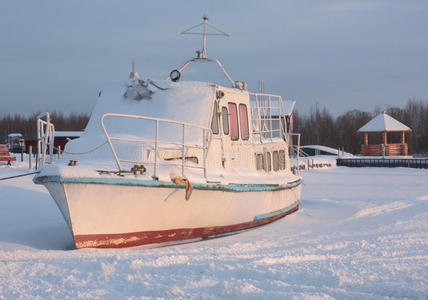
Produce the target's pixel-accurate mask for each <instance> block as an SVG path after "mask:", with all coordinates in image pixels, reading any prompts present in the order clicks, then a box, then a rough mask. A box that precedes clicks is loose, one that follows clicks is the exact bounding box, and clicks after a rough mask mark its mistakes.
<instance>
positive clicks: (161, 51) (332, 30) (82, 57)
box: [0, 0, 428, 115]
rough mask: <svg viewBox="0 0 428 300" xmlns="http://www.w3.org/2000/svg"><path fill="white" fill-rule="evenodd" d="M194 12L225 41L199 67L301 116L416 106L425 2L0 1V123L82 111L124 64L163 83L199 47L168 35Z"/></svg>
mask: <svg viewBox="0 0 428 300" xmlns="http://www.w3.org/2000/svg"><path fill="white" fill-rule="evenodd" d="M205 12H207V13H208V15H209V18H210V23H212V24H213V25H215V26H217V27H219V28H221V29H222V30H224V31H226V32H228V33H229V34H230V37H228V38H224V37H212V38H209V39H208V56H209V57H215V58H218V59H220V61H221V62H222V63H223V65H224V67H225V68H226V69H227V71H228V72H229V73H230V75H231V76H232V78H233V79H234V80H244V81H247V82H248V83H249V90H252V91H257V83H258V80H260V79H262V80H264V81H265V82H266V91H267V92H270V93H275V94H280V95H281V96H283V98H286V99H290V100H295V101H297V109H298V110H299V111H301V112H308V111H309V109H310V107H311V106H313V105H315V103H318V104H319V105H320V106H321V107H323V106H325V107H326V108H327V109H328V110H329V111H330V112H332V113H333V114H334V115H338V114H340V113H343V112H345V111H347V110H351V109H360V110H367V111H372V110H373V109H374V108H375V106H378V107H380V108H385V107H390V106H398V107H403V106H404V105H405V104H406V102H407V100H408V99H409V98H417V99H423V100H427V101H428V38H427V36H428V34H427V29H428V1H417V0H407V1H404V0H395V1H394V0H383V1H376V0H371V1H369V0H367V1H366V0H360V1H347V0H337V1H327V0H305V1H302V0H296V1H291V0H290V1H288V0H278V1H269V0H265V1H260V0H258V1H249V0H245V1H243V0H242V1H241V0H234V1H226V0H224V1H223V0H217V1H213V0H205V1H201V0H199V1H196V0H182V1H142V0H140V1H125V0H122V1H112V0H78V1H74V0H67V1H62V0H50V1H46V0H42V1H41V0H38V1H31V0H1V1H0V103H1V107H0V114H2V113H18V112H20V113H32V112H35V111H53V110H57V111H62V112H90V111H91V109H92V107H93V105H94V103H95V101H96V98H97V94H98V91H99V90H100V89H102V87H103V86H105V85H107V84H108V83H109V81H112V80H123V82H125V81H126V80H127V78H128V75H129V72H130V61H131V59H132V58H135V59H136V60H137V71H138V72H139V73H140V75H141V76H142V77H144V78H154V79H155V78H161V79H162V78H165V77H166V76H168V74H169V72H170V71H171V70H172V69H174V68H177V67H178V66H179V65H181V64H182V63H183V62H184V61H185V60H186V59H188V58H191V57H193V56H194V53H195V50H197V49H199V48H200V47H201V39H200V37H199V36H191V35H180V34H179V33H180V32H181V31H183V30H185V29H187V28H189V27H191V26H192V25H195V24H197V23H200V22H201V21H202V20H201V18H202V15H203V14H204V13H205ZM210 69H212V68H209V69H207V70H210ZM198 70H199V68H198ZM191 71H192V70H189V73H188V74H193V75H195V74H196V73H195V72H196V69H195V70H193V71H194V72H191ZM199 71H200V70H199ZM200 72H202V71H200ZM203 73H204V74H206V73H207V72H203ZM184 76H185V72H184V73H183V78H184ZM190 77H191V76H190ZM190 77H189V78H190ZM198 78H199V77H198ZM194 79H196V78H194ZM208 79H209V78H208ZM200 80H205V79H204V78H200Z"/></svg>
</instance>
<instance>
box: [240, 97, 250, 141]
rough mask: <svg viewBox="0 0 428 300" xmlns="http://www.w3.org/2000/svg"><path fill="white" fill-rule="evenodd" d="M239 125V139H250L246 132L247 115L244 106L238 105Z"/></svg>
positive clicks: (247, 131)
mask: <svg viewBox="0 0 428 300" xmlns="http://www.w3.org/2000/svg"><path fill="white" fill-rule="evenodd" d="M239 123H240V124H239V125H240V127H241V139H243V140H248V138H249V137H250V135H249V130H248V113H247V106H246V105H245V104H239Z"/></svg>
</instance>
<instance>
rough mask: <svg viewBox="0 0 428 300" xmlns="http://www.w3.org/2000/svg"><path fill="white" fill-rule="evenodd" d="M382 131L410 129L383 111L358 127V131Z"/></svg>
mask: <svg viewBox="0 0 428 300" xmlns="http://www.w3.org/2000/svg"><path fill="white" fill-rule="evenodd" d="M383 131H412V130H411V129H410V128H409V127H407V126H406V125H404V124H403V123H401V122H399V121H397V120H396V119H394V118H393V117H391V116H389V115H387V114H386V113H385V112H383V113H381V114H379V115H377V116H376V117H375V118H373V119H372V120H371V121H370V122H368V123H367V124H366V125H364V126H363V127H361V128H360V129H358V132H383Z"/></svg>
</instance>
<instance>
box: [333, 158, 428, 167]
mask: <svg viewBox="0 0 428 300" xmlns="http://www.w3.org/2000/svg"><path fill="white" fill-rule="evenodd" d="M336 165H337V166H344V167H356V168H362V167H381V168H397V167H404V168H417V169H428V158H382V157H381V158H338V159H337V160H336Z"/></svg>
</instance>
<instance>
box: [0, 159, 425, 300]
mask: <svg viewBox="0 0 428 300" xmlns="http://www.w3.org/2000/svg"><path fill="white" fill-rule="evenodd" d="M25 168H26V165H25V163H16V164H14V165H13V166H12V167H7V166H6V165H5V164H1V165H0V178H2V177H5V176H12V175H17V174H23V173H25V172H28V171H29V170H28V169H25ZM302 175H303V176H304V186H303V188H302V202H301V209H300V210H299V211H298V212H297V213H295V214H292V215H289V216H287V217H285V218H283V219H281V220H279V221H277V222H274V223H272V224H270V225H267V226H264V227H260V228H257V229H254V230H248V231H245V232H242V233H240V234H236V235H230V236H227V237H222V238H218V239H211V240H205V241H199V242H194V243H187V244H181V245H175V246H168V247H162V248H144V247H137V248H125V249H114V250H113V249H104V250H98V249H97V250H95V249H83V250H74V249H73V248H72V246H73V241H72V237H71V235H70V233H69V231H68V228H67V226H66V224H65V222H64V220H63V217H62V216H61V213H60V212H59V210H58V209H57V207H56V205H55V203H54V201H53V200H52V199H51V197H50V196H49V194H48V193H47V192H46V191H45V189H44V188H43V186H41V185H34V184H33V183H32V181H31V179H32V178H31V176H29V177H21V178H16V179H11V180H7V181H0V299H52V298H53V299H56V298H57V299H67V298H71V299H79V298H81V299H145V298H146V299H150V298H157V297H159V298H166V299H171V298H173V299H175V298H185V299H187V298H206V299H225V298H231V299H260V298H263V299H386V298H389V299H396V298H400V299H403V298H404V299H427V298H428V279H427V278H428V201H427V199H428V187H427V186H428V185H427V183H428V171H427V170H420V169H407V168H346V167H335V166H333V167H331V168H326V169H315V170H310V171H304V172H302ZM190 201H191V200H190Z"/></svg>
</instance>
